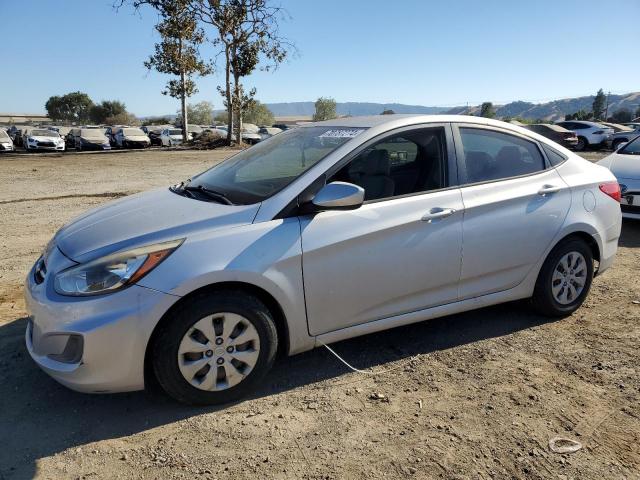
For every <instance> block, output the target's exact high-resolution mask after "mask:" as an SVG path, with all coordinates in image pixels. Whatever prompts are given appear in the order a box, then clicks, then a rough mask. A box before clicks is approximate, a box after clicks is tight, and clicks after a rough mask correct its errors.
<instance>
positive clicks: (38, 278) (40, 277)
mask: <svg viewBox="0 0 640 480" xmlns="http://www.w3.org/2000/svg"><path fill="white" fill-rule="evenodd" d="M46 275H47V266H46V265H45V263H44V258H42V257H40V259H39V260H38V261H37V262H36V268H35V269H34V271H33V279H34V281H35V282H36V283H37V284H38V285H40V284H41V283H42V282H44V277H45V276H46Z"/></svg>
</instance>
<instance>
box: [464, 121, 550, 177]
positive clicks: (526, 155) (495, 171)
mask: <svg viewBox="0 0 640 480" xmlns="http://www.w3.org/2000/svg"><path fill="white" fill-rule="evenodd" d="M460 138H461V140H462V149H463V156H464V163H465V170H466V183H478V182H487V181H492V180H499V179H501V178H509V177H517V176H519V175H527V174H530V173H534V172H538V171H541V170H544V168H545V164H544V158H543V157H542V154H541V153H540V150H539V149H538V146H537V145H536V144H535V143H533V142H530V141H528V140H525V139H523V138H520V137H516V136H514V135H509V134H507V133H502V132H497V131H494V130H486V129H480V128H465V127H462V128H460Z"/></svg>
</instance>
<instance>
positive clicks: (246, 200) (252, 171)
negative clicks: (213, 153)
mask: <svg viewBox="0 0 640 480" xmlns="http://www.w3.org/2000/svg"><path fill="white" fill-rule="evenodd" d="M364 130H366V129H364V128H352V127H329V126H324V127H300V128H296V129H293V130H288V131H287V132H284V133H282V134H280V135H275V136H273V137H271V138H269V139H268V140H265V141H264V142H260V143H258V144H257V145H255V146H253V147H251V148H248V149H247V150H244V151H242V152H240V153H238V154H237V155H234V156H233V157H231V158H229V159H228V160H225V161H224V162H222V163H220V164H218V165H216V166H215V167H213V168H211V169H210V170H207V171H206V172H204V173H202V174H200V175H198V176H196V177H194V178H193V180H192V182H191V183H192V184H193V185H195V186H200V185H201V186H203V187H205V188H207V189H209V190H214V191H217V192H220V193H223V194H224V195H225V196H226V197H228V198H229V199H230V200H231V202H233V203H235V204H250V203H256V202H261V201H263V200H265V199H267V198H269V197H270V196H272V195H274V194H275V193H277V192H279V191H280V190H282V189H283V188H285V187H286V186H287V185H289V184H290V183H291V182H293V181H294V180H296V179H297V178H298V177H299V176H301V175H302V174H303V173H305V172H306V171H307V170H309V169H310V168H311V167H313V166H314V165H315V164H316V163H318V162H319V161H321V160H322V159H323V158H325V157H326V156H327V155H329V154H330V153H331V152H333V151H334V150H335V149H337V148H338V147H340V146H342V145H344V144H345V143H347V142H348V141H349V140H351V139H352V138H354V137H356V136H357V135H359V134H360V133H361V132H363V131H364Z"/></svg>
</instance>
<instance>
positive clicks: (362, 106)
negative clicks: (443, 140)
mask: <svg viewBox="0 0 640 480" xmlns="http://www.w3.org/2000/svg"><path fill="white" fill-rule="evenodd" d="M267 107H268V108H269V110H271V111H272V112H273V114H274V115H275V116H276V117H289V116H309V115H313V114H314V113H315V111H316V107H315V103H314V102H288V103H267ZM447 109H448V107H425V106H422V105H404V104H402V103H368V102H344V103H340V102H339V103H338V104H337V105H336V111H337V112H338V115H352V116H354V117H358V116H361V115H379V114H381V113H382V112H383V111H384V110H393V111H394V112H395V113H422V114H425V115H429V114H434V113H442V112H444V111H446V110H447Z"/></svg>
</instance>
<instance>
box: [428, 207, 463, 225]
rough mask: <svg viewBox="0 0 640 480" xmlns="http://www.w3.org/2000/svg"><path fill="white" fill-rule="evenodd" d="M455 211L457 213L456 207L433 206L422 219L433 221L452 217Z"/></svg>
mask: <svg viewBox="0 0 640 480" xmlns="http://www.w3.org/2000/svg"><path fill="white" fill-rule="evenodd" d="M454 213H456V209H455V208H440V207H436V208H432V209H431V210H429V211H428V212H427V213H425V214H424V215H423V216H422V221H423V222H429V223H431V222H432V221H433V220H438V219H441V218H447V217H450V216H451V215H453V214H454Z"/></svg>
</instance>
